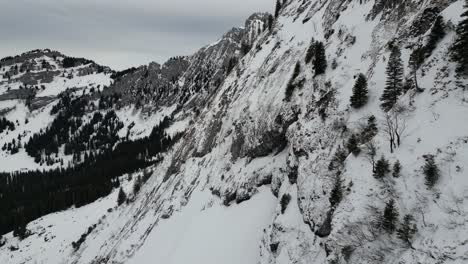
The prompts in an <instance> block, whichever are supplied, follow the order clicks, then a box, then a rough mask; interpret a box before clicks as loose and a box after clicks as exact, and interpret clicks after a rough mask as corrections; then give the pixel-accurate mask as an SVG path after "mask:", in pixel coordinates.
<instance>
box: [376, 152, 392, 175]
mask: <svg viewBox="0 0 468 264" xmlns="http://www.w3.org/2000/svg"><path fill="white" fill-rule="evenodd" d="M389 167H390V164H389V163H388V160H386V159H385V157H384V156H382V157H381V158H380V159H379V160H378V161H377V162H376V163H375V170H374V177H375V178H377V179H382V178H383V177H385V175H387V173H389V172H390V168H389Z"/></svg>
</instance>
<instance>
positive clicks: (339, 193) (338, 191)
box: [329, 174, 343, 207]
mask: <svg viewBox="0 0 468 264" xmlns="http://www.w3.org/2000/svg"><path fill="white" fill-rule="evenodd" d="M341 184H342V181H341V177H340V175H339V174H338V175H337V176H336V178H335V182H334V184H333V189H332V191H331V193H330V198H329V201H330V204H331V205H332V207H334V206H336V205H337V204H339V203H340V202H341V199H342V198H343V187H342V186H341Z"/></svg>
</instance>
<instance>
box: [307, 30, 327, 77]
mask: <svg viewBox="0 0 468 264" xmlns="http://www.w3.org/2000/svg"><path fill="white" fill-rule="evenodd" d="M305 62H306V64H309V63H312V67H313V69H314V71H315V75H316V76H317V75H320V74H324V73H325V71H326V70H327V56H326V55H325V45H324V44H323V42H320V41H315V40H313V39H312V41H311V42H310V46H309V48H308V49H307V53H306V56H305Z"/></svg>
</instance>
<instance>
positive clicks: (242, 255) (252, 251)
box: [128, 188, 276, 264]
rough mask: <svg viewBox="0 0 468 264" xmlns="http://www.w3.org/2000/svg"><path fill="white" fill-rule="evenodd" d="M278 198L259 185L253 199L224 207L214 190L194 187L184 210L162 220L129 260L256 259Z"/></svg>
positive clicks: (174, 263)
mask: <svg viewBox="0 0 468 264" xmlns="http://www.w3.org/2000/svg"><path fill="white" fill-rule="evenodd" d="M275 200H276V199H275V197H274V196H273V195H272V194H271V192H270V191H269V190H268V189H267V188H261V189H260V190H259V193H257V194H256V195H254V196H253V197H252V199H251V200H249V201H247V202H245V203H241V204H238V205H233V206H230V207H225V206H223V205H222V204H220V201H219V199H213V196H212V195H211V193H209V192H206V191H204V192H200V191H198V190H196V191H195V192H194V194H192V197H191V199H190V202H189V203H188V204H187V205H186V206H185V207H184V208H183V209H182V211H181V212H177V213H175V214H174V215H173V216H172V217H171V218H169V219H168V220H162V221H161V222H160V223H159V226H158V227H157V229H156V230H155V231H154V232H152V233H151V234H150V236H149V237H148V238H147V239H146V242H145V244H144V245H143V247H142V248H140V250H139V251H138V252H137V254H136V255H135V256H134V257H133V258H131V259H130V260H129V261H128V263H130V264H137V263H150V262H152V261H155V260H157V262H160V263H167V264H184V263H206V264H216V263H225V264H230V263H232V264H236V263H245V264H249V263H251V264H255V263H258V260H259V257H260V256H259V252H258V245H259V242H260V240H261V237H262V234H263V229H264V228H266V227H267V226H268V225H269V224H270V221H271V217H272V216H273V213H274V212H275V206H276V203H275Z"/></svg>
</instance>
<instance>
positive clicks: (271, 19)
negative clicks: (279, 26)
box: [268, 14, 275, 31]
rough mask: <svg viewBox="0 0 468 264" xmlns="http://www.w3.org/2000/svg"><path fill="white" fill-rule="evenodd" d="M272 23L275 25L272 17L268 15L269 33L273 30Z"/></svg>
mask: <svg viewBox="0 0 468 264" xmlns="http://www.w3.org/2000/svg"><path fill="white" fill-rule="evenodd" d="M273 23H275V19H274V18H273V15H271V14H270V15H268V30H269V31H271V30H272V29H273Z"/></svg>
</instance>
